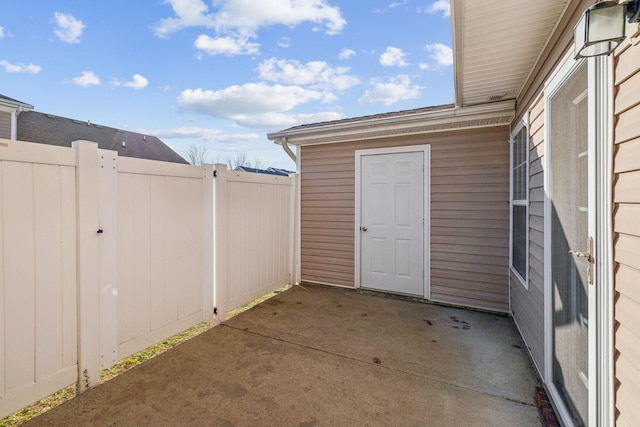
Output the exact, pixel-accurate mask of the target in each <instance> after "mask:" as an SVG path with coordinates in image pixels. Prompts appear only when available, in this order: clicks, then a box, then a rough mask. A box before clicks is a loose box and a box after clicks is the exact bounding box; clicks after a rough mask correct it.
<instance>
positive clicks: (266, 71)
mask: <svg viewBox="0 0 640 427" xmlns="http://www.w3.org/2000/svg"><path fill="white" fill-rule="evenodd" d="M350 70H351V69H350V68H349V67H331V66H330V65H329V64H327V63H326V62H324V61H310V62H307V63H306V64H303V63H301V62H299V61H296V60H287V59H276V58H270V59H266V60H264V61H262V62H261V63H260V65H258V73H259V74H260V78H261V79H264V80H269V81H273V82H279V83H284V84H290V85H300V86H310V87H312V88H323V89H327V90H333V89H337V90H345V89H348V88H350V87H352V86H355V85H357V84H359V83H360V80H359V79H358V78H357V77H354V76H351V75H349V74H347V73H348V72H349V71H350Z"/></svg>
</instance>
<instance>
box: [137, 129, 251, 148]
mask: <svg viewBox="0 0 640 427" xmlns="http://www.w3.org/2000/svg"><path fill="white" fill-rule="evenodd" d="M138 132H139V133H142V134H146V135H153V136H156V137H158V138H161V139H200V140H202V141H205V142H210V143H219V144H228V143H231V144H233V143H238V142H248V141H255V140H258V139H260V134H257V133H225V132H224V131H222V130H220V129H215V128H202V127H179V128H173V129H141V130H139V131H138Z"/></svg>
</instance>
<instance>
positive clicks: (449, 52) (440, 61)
mask: <svg viewBox="0 0 640 427" xmlns="http://www.w3.org/2000/svg"><path fill="white" fill-rule="evenodd" d="M424 49H425V50H426V51H427V52H429V57H430V58H431V59H433V60H434V61H435V63H436V65H437V66H440V67H447V66H449V65H453V49H451V48H450V47H449V46H446V45H443V44H441V43H433V44H428V45H426V46H425V47H424ZM424 65H425V64H420V68H423V66H424ZM423 69H424V68H423Z"/></svg>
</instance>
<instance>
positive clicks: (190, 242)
mask: <svg viewBox="0 0 640 427" xmlns="http://www.w3.org/2000/svg"><path fill="white" fill-rule="evenodd" d="M73 146H74V148H63V147H53V146H47V145H41V144H31V143H26V142H16V141H8V140H3V139H0V308H1V309H2V310H3V311H2V313H1V314H0V417H3V416H6V415H8V414H10V413H11V412H13V411H15V410H17V409H20V408H21V407H23V406H25V405H28V404H29V403H31V402H33V401H36V400H38V399H40V398H42V397H45V396H47V395H48V394H51V393H53V392H55V391H57V390H59V389H61V388H63V387H65V386H67V385H71V384H78V387H79V390H80V391H84V390H85V389H86V388H87V387H91V386H94V385H97V384H98V383H99V382H100V370H101V369H105V368H109V367H110V366H112V365H113V364H114V363H116V362H117V361H118V360H121V359H123V358H125V357H127V356H128V355H130V354H132V353H135V352H137V351H139V350H141V349H143V348H145V347H147V346H149V345H151V344H154V343H156V342H159V341H161V340H163V339H165V338H167V337H169V336H171V335H173V334H175V333H177V332H180V331H182V330H185V329H187V328H189V327H191V326H193V325H195V324H197V323H199V322H202V321H205V320H211V319H212V318H214V314H213V313H214V309H216V308H217V310H218V319H219V320H224V319H225V318H226V313H227V311H228V310H230V309H233V308H235V307H237V306H239V305H242V304H245V303H246V302H249V301H250V300H252V299H254V298H256V297H258V296H260V295H263V294H265V293H268V292H270V291H272V290H274V289H276V288H279V287H281V286H283V285H286V284H291V283H292V280H293V279H292V275H293V256H294V255H293V254H294V249H293V247H294V246H293V245H294V238H293V230H294V227H293V218H294V196H295V179H294V178H293V177H291V178H290V177H272V176H259V175H256V174H249V173H244V172H234V171H227V170H226V168H225V167H224V166H223V165H215V166H212V165H204V166H202V167H200V166H190V165H180V164H174V163H165V162H157V161H149V160H141V159H133V158H126V157H118V155H117V153H116V152H113V151H107V150H99V149H98V148H97V144H95V143H91V142H86V141H76V142H74V144H73ZM214 175H215V176H216V177H215V178H214ZM214 303H215V304H214Z"/></svg>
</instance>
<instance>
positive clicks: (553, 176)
mask: <svg viewBox="0 0 640 427" xmlns="http://www.w3.org/2000/svg"><path fill="white" fill-rule="evenodd" d="M547 107H548V108H549V114H548V116H547V117H549V118H550V123H549V126H550V132H549V137H550V140H549V145H548V147H549V151H550V152H549V156H550V162H551V168H550V171H549V173H550V183H549V199H550V205H551V212H550V230H549V231H550V234H551V237H550V240H551V247H550V250H551V256H550V261H551V266H550V268H551V293H552V295H551V323H552V325H551V335H552V336H551V340H550V342H551V346H552V350H551V352H552V359H551V371H552V378H550V380H551V381H552V384H553V387H554V388H555V391H556V392H557V394H558V396H559V400H560V401H561V404H562V405H563V406H564V409H565V413H566V414H567V418H569V419H570V421H572V422H573V423H574V424H575V425H576V426H582V425H585V426H586V425H588V419H589V375H590V373H589V322H590V320H591V319H590V318H589V317H590V316H589V298H588V295H589V286H590V285H589V283H590V282H592V271H591V268H592V262H591V256H592V253H593V249H592V247H593V240H592V238H591V237H590V236H589V224H590V215H593V214H594V211H595V209H594V208H593V206H592V203H593V197H592V196H591V195H590V191H589V185H588V184H589V179H590V176H589V162H590V160H589V158H590V157H591V156H593V150H590V148H589V136H588V122H587V119H588V72H587V63H586V61H584V62H583V63H582V65H580V66H578V67H577V68H575V70H574V71H573V74H571V75H570V76H569V77H567V78H566V79H564V80H563V81H562V82H561V83H560V85H559V86H558V88H557V89H556V90H555V91H554V92H553V93H552V94H551V95H550V97H549V99H548V104H547ZM547 289H548V288H547ZM547 342H549V341H547Z"/></svg>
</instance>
